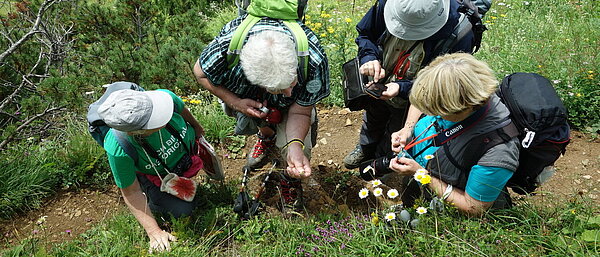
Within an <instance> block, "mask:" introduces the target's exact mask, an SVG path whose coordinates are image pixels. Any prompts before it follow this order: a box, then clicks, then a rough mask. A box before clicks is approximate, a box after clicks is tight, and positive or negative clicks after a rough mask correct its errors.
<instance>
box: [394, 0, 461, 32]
mask: <svg viewBox="0 0 600 257" xmlns="http://www.w3.org/2000/svg"><path fill="white" fill-rule="evenodd" d="M449 12H450V0H389V1H387V2H386V3H385V7H384V8H383V18H384V20H385V26H386V27H387V30H388V31H389V32H390V33H391V34H392V35H394V36H396V37H398V38H400V39H403V40H422V39H426V38H428V37H430V36H432V35H433V34H435V33H436V32H438V31H439V30H440V29H441V28H442V27H443V26H444V24H446V21H448V13H449Z"/></svg>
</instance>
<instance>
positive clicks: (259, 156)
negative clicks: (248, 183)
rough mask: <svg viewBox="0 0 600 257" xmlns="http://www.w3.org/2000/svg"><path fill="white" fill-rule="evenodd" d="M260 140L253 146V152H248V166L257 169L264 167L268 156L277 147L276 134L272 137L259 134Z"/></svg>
mask: <svg viewBox="0 0 600 257" xmlns="http://www.w3.org/2000/svg"><path fill="white" fill-rule="evenodd" d="M257 137H258V140H257V141H256V144H254V147H253V148H252V152H251V153H250V154H248V158H247V159H246V166H248V167H250V168H252V169H256V168H260V167H262V166H263V165H264V164H265V163H267V162H268V161H269V160H268V159H269V158H268V156H269V154H270V152H271V150H272V149H273V147H275V136H272V137H271V138H265V137H263V136H261V135H257Z"/></svg>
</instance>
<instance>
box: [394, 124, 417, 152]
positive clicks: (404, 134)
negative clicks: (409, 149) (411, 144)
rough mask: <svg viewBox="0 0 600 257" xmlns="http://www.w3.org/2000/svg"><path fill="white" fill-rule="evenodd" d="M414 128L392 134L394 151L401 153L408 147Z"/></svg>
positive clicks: (405, 128)
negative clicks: (407, 143) (407, 142)
mask: <svg viewBox="0 0 600 257" xmlns="http://www.w3.org/2000/svg"><path fill="white" fill-rule="evenodd" d="M412 131H413V128H412V127H404V128H402V129H401V130H398V131H396V132H394V133H392V151H393V152H394V153H399V152H400V151H401V150H402V148H404V147H405V146H406V141H407V140H408V138H409V137H410V136H412Z"/></svg>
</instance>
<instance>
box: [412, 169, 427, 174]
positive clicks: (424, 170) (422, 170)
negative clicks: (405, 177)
mask: <svg viewBox="0 0 600 257" xmlns="http://www.w3.org/2000/svg"><path fill="white" fill-rule="evenodd" d="M415 174H423V175H424V174H427V170H426V169H418V170H417V171H416V172H415Z"/></svg>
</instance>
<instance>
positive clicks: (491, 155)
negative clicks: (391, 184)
mask: <svg viewBox="0 0 600 257" xmlns="http://www.w3.org/2000/svg"><path fill="white" fill-rule="evenodd" d="M497 85H498V81H497V80H496V78H495V76H494V74H493V72H492V70H491V69H490V68H489V66H488V65H487V64H486V63H485V62H482V61H479V60H477V59H475V57H473V56H472V55H470V54H466V53H456V54H449V55H444V56H440V57H438V58H436V59H435V60H434V61H433V62H431V64H430V65H429V66H428V67H426V68H424V69H423V70H421V71H420V72H419V73H418V75H417V79H416V80H415V83H414V86H413V88H412V91H411V94H410V102H411V104H412V105H414V106H415V107H417V108H418V109H419V110H421V111H422V112H423V113H424V114H426V115H427V116H425V117H424V118H422V119H421V120H419V122H418V123H417V125H416V126H415V130H414V133H413V134H414V135H415V138H414V140H412V141H411V142H412V144H411V143H409V144H407V145H406V148H407V149H409V150H410V151H409V152H410V154H412V155H413V157H414V160H413V159H409V158H394V159H393V160H392V161H391V163H390V168H391V169H392V170H394V171H396V172H398V173H400V174H402V175H406V176H413V175H414V174H415V173H416V172H417V171H421V172H423V171H424V172H425V173H426V174H428V175H430V176H431V182H430V183H428V184H427V185H426V186H427V187H428V188H429V189H431V191H432V194H435V195H437V196H438V197H439V198H440V199H442V200H444V201H446V202H450V203H453V204H454V205H455V206H456V207H457V208H458V210H459V211H461V212H463V213H465V214H467V215H471V216H479V215H481V214H483V213H484V212H485V211H486V210H487V209H489V208H491V207H494V208H507V207H510V204H511V203H510V197H509V195H508V194H507V192H506V187H505V186H506V183H507V182H508V180H509V179H510V178H511V177H512V175H513V173H514V171H515V170H516V168H517V166H518V157H519V146H518V139H517V138H516V137H515V138H512V139H510V140H508V141H507V142H504V143H500V144H498V145H495V146H493V147H491V148H489V150H487V151H485V152H484V153H483V154H482V155H481V156H480V157H479V156H476V155H473V152H477V149H478V148H480V149H483V148H481V147H484V146H485V144H486V143H489V140H488V138H487V136H486V135H488V133H489V132H490V131H494V130H498V129H502V128H504V127H510V126H508V125H509V124H510V123H511V121H510V118H509V117H508V116H509V114H510V113H509V111H508V109H507V108H506V106H504V104H503V103H501V102H500V99H499V97H497V96H496V95H495V94H494V92H495V91H496V89H497ZM399 137H400V135H399V133H398V132H396V133H394V134H393V135H392V150H393V151H394V152H399V151H401V150H402V149H401V145H400V143H399ZM413 146H414V147H413ZM474 156H475V157H474ZM412 183H413V185H409V188H411V186H412V187H414V186H415V185H416V184H415V183H416V182H412ZM408 191H411V190H408ZM412 191H414V192H420V191H419V190H412ZM411 197H412V198H411ZM414 197H416V195H414V194H413V195H412V196H408V195H407V196H405V199H404V200H405V201H407V202H410V201H411V200H412V199H414Z"/></svg>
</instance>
